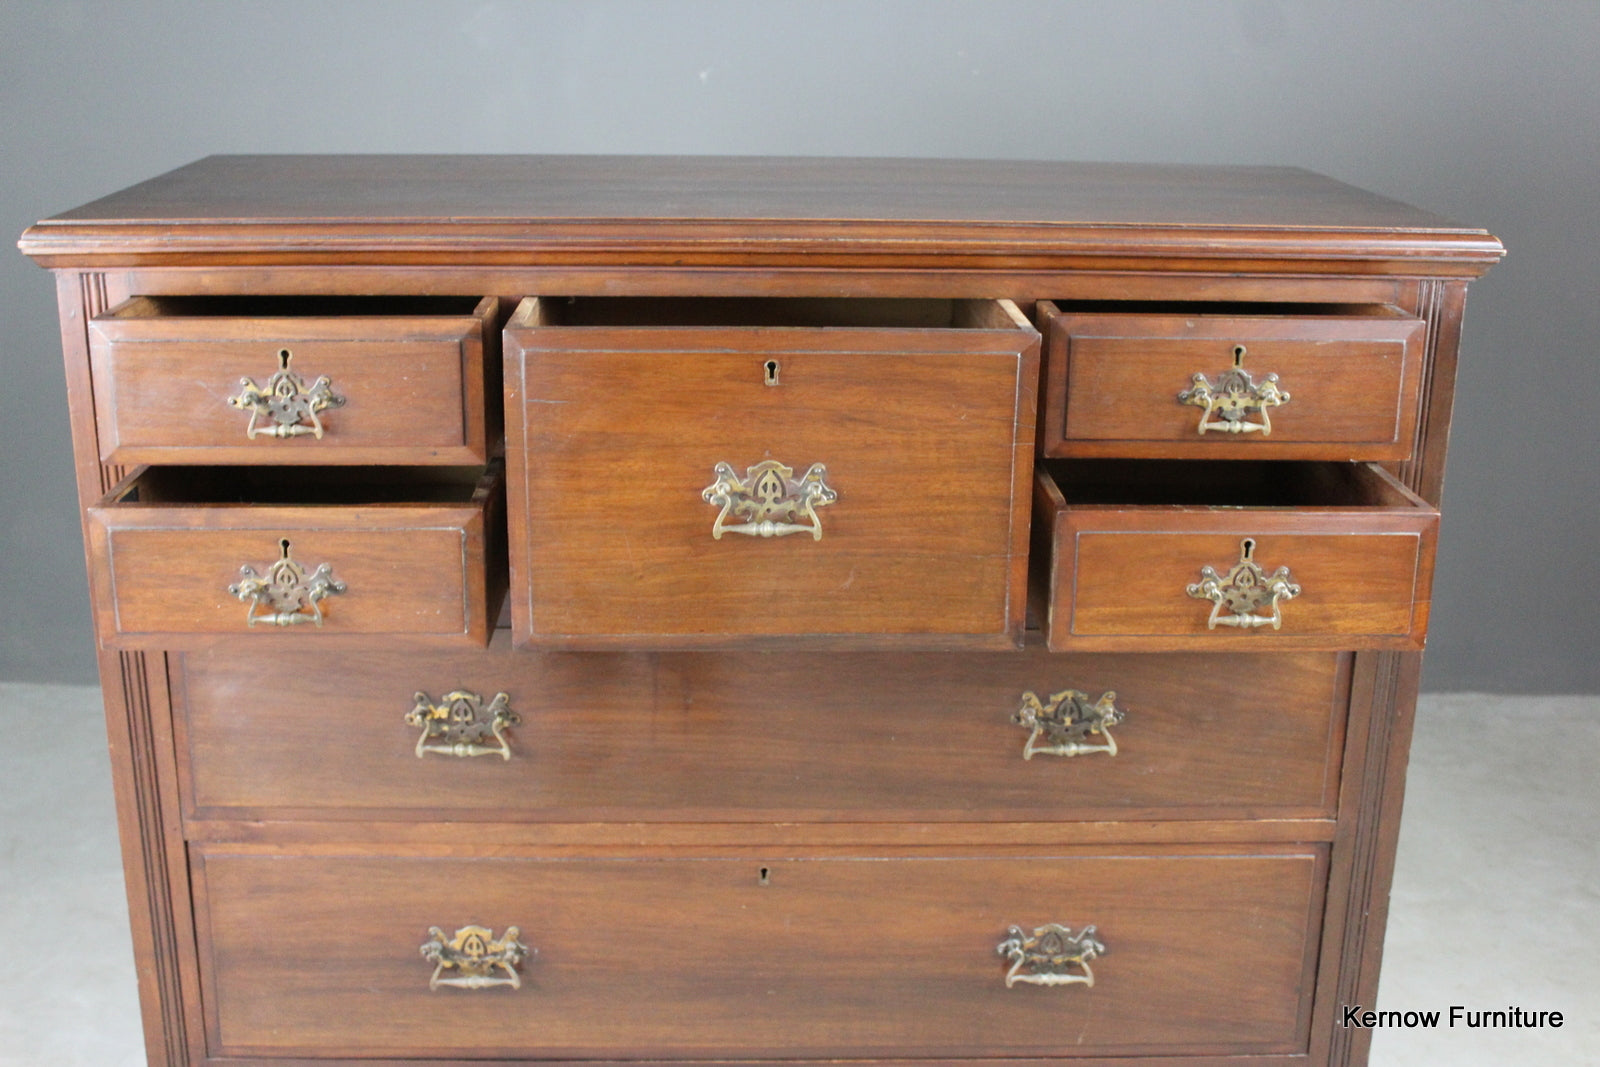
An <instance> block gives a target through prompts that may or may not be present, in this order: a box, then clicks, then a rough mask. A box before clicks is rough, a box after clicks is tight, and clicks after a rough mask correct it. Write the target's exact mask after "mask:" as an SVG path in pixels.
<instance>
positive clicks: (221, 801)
mask: <svg viewBox="0 0 1600 1067" xmlns="http://www.w3.org/2000/svg"><path fill="white" fill-rule="evenodd" d="M21 245H22V248H23V250H24V251H25V252H26V253H27V254H29V255H30V256H32V257H34V258H35V259H36V260H38V261H39V262H40V263H41V264H42V265H44V266H46V267H48V268H50V269H52V270H53V271H55V273H56V276H57V279H58V292H59V297H60V316H61V327H62V341H63V349H64V353H65V357H66V371H67V378H68V383H69V387H70V389H69V392H70V397H71V404H72V420H73V433H74V443H75V449H76V463H77V473H78V486H79V493H80V499H81V502H82V506H83V519H84V529H85V535H86V536H85V539H86V543H87V545H88V556H89V559H88V563H89V572H90V576H91V588H92V595H93V597H94V611H95V620H96V629H97V633H98V639H99V643H100V648H101V650H102V651H101V653H100V656H101V661H100V665H101V672H102V677H103V679H104V689H105V697H106V709H107V723H108V727H109V736H110V744H111V751H112V756H113V764H114V772H115V781H116V789H117V797H118V810H119V817H120V820H121V832H122V842H123V852H124V861H125V869H126V874H127V883H128V891H129V899H130V904H131V914H132V921H133V933H134V941H135V946H136V956H137V960H138V968H139V976H140V983H141V988H140V992H141V998H142V1004H143V1010H144V1021H145V1031H146V1038H147V1042H148V1050H149V1056H150V1060H151V1062H152V1063H162V1064H174V1065H177V1064H193V1065H198V1064H205V1063H214V1064H244V1063H258V1064H274V1063H288V1062H294V1063H311V1062H318V1063H324V1062H326V1063H332V1062H343V1063H351V1064H354V1063H360V1064H373V1063H391V1062H393V1063H398V1062H401V1061H405V1062H415V1061H428V1060H433V1061H437V1062H443V1061H449V1062H464V1061H472V1062H477V1061H483V1060H493V1061H505V1062H520V1063H536V1062H538V1063H546V1062H561V1061H566V1062H577V1061H586V1062H596V1061H603V1062H616V1063H624V1062H643V1061H654V1062H674V1063H695V1062H701V1063H709V1062H712V1061H715V1062H722V1063H725V1062H730V1061H732V1062H770V1061H824V1060H833V1061H836V1060H852V1061H875V1062H898V1063H905V1064H910V1063H912V1062H923V1063H933V1062H946V1063H948V1062H951V1061H956V1060H976V1059H983V1060H997V1061H1001V1062H1007V1061H1014V1062H1022V1061H1026V1062H1028V1063H1032V1064H1041V1063H1043V1062H1045V1061H1055V1060H1060V1061H1062V1062H1066V1063H1072V1064H1075V1065H1078V1067H1091V1065H1096V1064H1100V1065H1106V1064H1110V1063H1112V1062H1115V1063H1117V1064H1134V1063H1146V1064H1152V1065H1154V1064H1163V1065H1171V1067H1179V1065H1188V1067H1201V1065H1207V1067H1220V1065H1223V1064H1238V1065H1243V1064H1246V1063H1248V1064H1250V1065H1251V1067H1270V1065H1283V1067H1287V1065H1290V1064H1296V1065H1298V1064H1304V1065H1308V1067H1310V1065H1318V1067H1320V1065H1325V1064H1358V1063H1362V1062H1364V1061H1365V1059H1366V1047H1365V1032H1364V1031H1354V1030H1348V1029H1345V1028H1343V1027H1341V1026H1340V1025H1339V1022H1338V1018H1339V1009H1340V1007H1341V1006H1342V1005H1344V1004H1348V1003H1358V1002H1359V1003H1368V1004H1370V1003H1372V999H1373V995H1374V993H1375V990H1376V983H1377V975H1378V966H1379V959H1380V955H1381V946H1382V934H1383V925H1384V918H1385V907H1386V899H1387V893H1388V886H1389V879H1390V873H1391V869H1392V864H1393V858H1394V848H1395V839H1396V834H1397V829H1398V822H1399V810H1400V799H1401V793H1402V789H1403V785H1404V777H1405V763H1406V753H1407V747H1408V744H1409V739H1410V727H1411V715H1412V710H1413V707H1414V701H1415V697H1416V687H1417V677H1418V665H1419V659H1420V652H1421V649H1422V648H1423V645H1424V642H1425V638H1426V635H1427V625H1428V612H1429V603H1430V589H1431V583H1432V571H1433V559H1434V553H1435V546H1436V542H1437V533H1438V523H1439V512H1438V503H1439V494H1440V486H1441V482H1442V478H1443V473H1444V459H1445V442H1446V438H1447V431H1448V424H1449V416H1450V404H1451V396H1452V390H1453V382H1454V377H1455V365H1456V348H1457V341H1458V337H1459V334H1460V329H1461V317H1462V307H1463V300H1464V296H1465V292H1466V287H1467V284H1468V282H1469V281H1470V280H1471V279H1472V278H1474V277H1477V276H1479V275H1481V274H1482V273H1483V272H1484V271H1485V270H1487V269H1488V267H1489V266H1490V265H1492V264H1493V263H1494V262H1495V261H1496V260H1497V259H1498V258H1499V257H1500V255H1501V252H1502V250H1501V247H1500V245H1499V243H1498V242H1497V241H1495V240H1494V238H1492V237H1490V236H1489V235H1487V234H1486V233H1484V232H1483V231H1481V230H1475V229H1470V228H1465V227H1461V226H1457V225H1455V224H1453V223H1451V222H1448V221H1446V220H1444V219H1441V218H1438V217H1437V216H1433V215H1430V214H1427V213H1425V212H1422V211H1418V210H1416V209H1413V208H1410V207H1407V206H1405V205H1402V204H1398V203H1395V202H1393V201H1390V200H1386V199H1384V198H1381V197H1378V196H1375V195H1371V194H1368V193H1364V192H1361V191H1359V190H1356V189H1352V188H1350V187H1348V186H1345V185H1342V184H1340V183H1338V182H1335V181H1332V180H1329V179H1326V178H1322V177H1319V176H1316V175H1312V174H1308V173H1305V172H1303V171H1298V170H1292V169H1280V168H1244V167H1240V168H1226V167H1215V168H1214V167H1158V166H1136V165H1093V164H1066V163H1023V162H1008V163H1003V162H976V161H950V160H947V161H935V160H820V159H760V158H729V159H687V158H609V157H287V156H273V157H213V158H210V159H206V160H202V161H200V162H198V163H195V164H192V165H190V166H187V167H184V168H181V169H179V170H177V171H174V172H172V173H170V174H168V175H165V176H163V177H160V178H156V179H154V180H152V181H150V182H147V183H144V184H142V185H139V186H135V187H134V188H132V189H129V190H126V191H124V192H121V193H117V194H115V195H113V196H110V197H108V198H106V199H104V200H101V201H97V202H96V203H93V204H90V205H88V206H86V207H83V208H80V209H77V210H75V211H70V212H67V213H65V214H63V215H60V216H57V217H55V218H52V219H47V220H45V221H43V222H41V223H39V224H38V225H37V226H35V227H33V228H31V229H29V230H28V231H27V233H25V234H24V235H23V237H22V241H21Z"/></svg>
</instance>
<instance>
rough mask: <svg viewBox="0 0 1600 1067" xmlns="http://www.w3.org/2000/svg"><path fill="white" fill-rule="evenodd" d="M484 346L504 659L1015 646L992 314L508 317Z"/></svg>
mask: <svg viewBox="0 0 1600 1067" xmlns="http://www.w3.org/2000/svg"><path fill="white" fill-rule="evenodd" d="M506 349H507V360H508V364H507V366H508V369H507V388H506V396H507V412H508V416H507V418H508V440H507V452H508V463H509V467H510V475H509V482H508V486H509V500H510V516H511V531H512V533H511V542H512V547H511V555H512V562H511V567H512V575H513V577H512V581H513V586H514V588H515V595H514V596H513V598H512V620H513V626H514V629H515V631H516V634H517V638H518V640H519V641H522V642H528V643H532V644H535V645H542V646H550V647H578V648H598V647H610V646H628V647H726V646H736V645H740V644H746V643H752V642H757V643H759V642H761V641H762V640H763V639H769V640H768V642H767V643H769V644H774V643H781V644H783V646H784V647H794V644H793V641H794V639H796V638H800V639H805V640H806V641H807V642H809V643H810V644H812V645H813V646H816V645H824V644H826V645H833V646H842V647H849V648H860V647H868V646H893V645H902V646H903V645H912V646H921V647H951V646H961V645H968V646H972V645H977V646H986V647H1015V646H1016V645H1017V644H1018V642H1019V641H1020V639H1021V633H1022V620H1023V601H1024V594H1025V582H1026V578H1025V571H1026V563H1025V557H1026V548H1027V526H1028V520H1027V516H1028V501H1027V499H1025V498H1026V496H1027V493H1026V491H1025V489H1024V486H1026V485H1027V484H1028V480H1029V477H1030V472H1031V468H1032V452H1033V443H1032V439H1033V419H1034V395H1035V391H1036V390H1035V385H1034V381H1035V375H1036V366H1037V356H1038V334H1036V333H1035V332H1034V331H1033V329H1032V328H1031V327H1030V326H1028V324H1027V323H1026V321H1025V320H1024V319H1023V318H1022V316H1021V315H1020V313H1018V311H1017V309H1016V308H1015V306H1014V305H1012V304H1010V303H1009V302H1006V301H999V302H994V301H871V300H854V301H811V300H775V301H740V300H733V301H723V300H626V299H624V300H589V301H584V300H577V301H571V302H565V303H557V302H549V301H534V300H530V301H525V302H524V303H523V305H522V306H521V307H520V308H519V309H518V312H517V314H516V315H515V316H514V317H513V319H512V322H511V324H510V326H509V327H508V329H507V331H506ZM774 638H782V639H783V641H782V642H774V641H771V640H770V639H774Z"/></svg>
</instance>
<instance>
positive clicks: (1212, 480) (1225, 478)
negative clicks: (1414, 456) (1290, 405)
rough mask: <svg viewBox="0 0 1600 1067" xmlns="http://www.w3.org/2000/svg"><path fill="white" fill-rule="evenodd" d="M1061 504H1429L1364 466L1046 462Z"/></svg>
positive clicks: (1346, 464) (1215, 505) (1293, 505)
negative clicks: (1060, 497)
mask: <svg viewBox="0 0 1600 1067" xmlns="http://www.w3.org/2000/svg"><path fill="white" fill-rule="evenodd" d="M1040 465H1041V466H1042V467H1043V468H1044V469H1045V470H1046V471H1048V472H1049V474H1050V477H1051V479H1052V480H1053V481H1054V482H1055V485H1056V487H1057V488H1058V489H1059V491H1060V494H1061V496H1062V498H1063V499H1064V501H1065V502H1066V503H1067V504H1069V505H1073V506H1083V507H1101V506H1108V507H1128V506H1133V507H1141V506H1151V507H1153V506H1172V507H1190V508H1193V507H1201V508H1224V509H1225V508H1305V507H1333V508H1362V507H1367V508H1411V507H1423V506H1425V505H1424V504H1423V503H1422V501H1421V500H1420V499H1419V498H1418V497H1417V496H1416V495H1415V494H1413V493H1412V492H1411V491H1410V490H1408V489H1406V488H1405V486H1403V485H1401V484H1400V483H1399V482H1397V481H1395V480H1394V479H1393V478H1391V477H1389V476H1388V475H1386V474H1384V473H1383V472H1382V470H1381V468H1378V467H1375V466H1373V465H1371V464H1367V463H1320V462H1312V461H1271V460H1258V461H1255V462H1250V461H1244V460H1235V461H1220V460H1219V461H1204V460H1191V461H1182V460H1137V459H1130V460H1043V461H1041V464H1040Z"/></svg>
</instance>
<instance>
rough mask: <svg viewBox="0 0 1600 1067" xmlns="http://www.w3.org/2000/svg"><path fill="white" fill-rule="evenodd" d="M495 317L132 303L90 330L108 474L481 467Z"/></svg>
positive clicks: (406, 303)
mask: <svg viewBox="0 0 1600 1067" xmlns="http://www.w3.org/2000/svg"><path fill="white" fill-rule="evenodd" d="M496 307H497V302H496V301H495V300H494V299H493V298H487V297H486V298H484V299H482V300H479V299H477V298H473V297H381V298H380V297H293V296H278V297H135V298H133V299H131V300H128V301H126V302H124V303H122V304H120V305H118V306H117V307H115V308H113V309H112V310H110V311H108V312H106V313H104V314H102V315H98V316H96V317H95V318H94V320H93V321H91V322H90V324H89V357H90V366H91V371H92V374H93V380H94V402H95V419H96V428H97V432H98V435H99V442H100V458H101V460H103V461H104V462H106V463H119V464H133V463H229V464H245V463H272V464H278V463H296V464H321V463H344V464H350V463H404V464H418V463H440V464H451V463H455V464H466V463H484V462H486V461H487V459H488V450H487V447H486V441H487V434H486V423H487V422H488V421H490V420H489V419H488V413H487V412H486V410H485V389H484V368H485V362H486V361H485V358H484V356H485V348H486V346H487V347H489V348H490V349H491V355H492V354H493V350H494V349H496V348H497V345H498V334H497V333H496V331H495V329H494V327H495V323H496ZM490 362H491V363H493V362H497V361H493V360H491V361H490ZM493 421H494V422H495V424H496V426H498V419H495V420H493Z"/></svg>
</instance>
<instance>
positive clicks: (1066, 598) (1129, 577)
mask: <svg viewBox="0 0 1600 1067" xmlns="http://www.w3.org/2000/svg"><path fill="white" fill-rule="evenodd" d="M1034 510H1035V525H1036V535H1035V536H1036V538H1037V539H1038V543H1037V544H1036V553H1037V555H1038V557H1039V559H1040V562H1041V564H1043V565H1044V566H1042V567H1041V568H1040V570H1041V574H1040V578H1041V582H1042V585H1043V591H1044V595H1045V596H1046V598H1047V600H1048V624H1047V627H1048V637H1049V645H1050V647H1051V648H1052V649H1055V650H1057V651H1067V650H1074V651H1091V650H1099V651H1176V650H1187V649H1214V650H1218V651H1243V650H1246V649H1262V650H1264V649H1266V648H1268V647H1271V648H1283V649H1291V648H1292V649H1306V650H1310V649H1323V650H1334V649H1420V648H1421V647H1422V646H1423V642H1424V640H1425V638H1426V636H1427V628H1428V603H1429V592H1430V589H1431V587H1432V582H1433V559H1434V547H1435V542H1436V540H1437V533H1438V525H1439V513H1438V511H1437V510H1436V509H1434V508H1432V507H1430V506H1429V505H1428V504H1427V503H1425V502H1424V501H1423V500H1422V499H1421V498H1420V497H1418V496H1417V495H1416V494H1415V493H1413V492H1411V491H1410V490H1409V489H1407V488H1406V487H1405V486H1403V485H1401V484H1400V483H1399V482H1398V481H1396V480H1395V478H1394V477H1393V476H1392V475H1390V474H1389V473H1388V472H1387V471H1385V470H1383V469H1382V468H1380V467H1377V466H1373V465H1370V464H1340V463H1250V462H1237V463H1205V462H1187V463H1185V462H1159V461H1139V460H1121V461H1117V460H1106V461H1065V462H1063V461H1050V462H1047V463H1045V464H1043V465H1041V467H1040V469H1039V471H1038V473H1037V477H1036V481H1035V500H1034Z"/></svg>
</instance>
